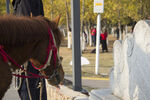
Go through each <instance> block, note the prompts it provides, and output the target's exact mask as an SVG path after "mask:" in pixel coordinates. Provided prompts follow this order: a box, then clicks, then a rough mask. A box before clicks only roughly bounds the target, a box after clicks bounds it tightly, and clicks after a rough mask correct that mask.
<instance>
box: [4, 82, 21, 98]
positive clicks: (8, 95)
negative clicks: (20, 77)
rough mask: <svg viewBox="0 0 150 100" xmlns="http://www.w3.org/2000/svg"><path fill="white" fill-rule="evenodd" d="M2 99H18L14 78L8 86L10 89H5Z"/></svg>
mask: <svg viewBox="0 0 150 100" xmlns="http://www.w3.org/2000/svg"><path fill="white" fill-rule="evenodd" d="M2 100H20V98H19V95H18V93H17V90H16V88H15V84H14V79H13V82H12V84H11V86H10V89H9V90H8V91H7V93H6V94H5V96H4V97H3V99H2Z"/></svg>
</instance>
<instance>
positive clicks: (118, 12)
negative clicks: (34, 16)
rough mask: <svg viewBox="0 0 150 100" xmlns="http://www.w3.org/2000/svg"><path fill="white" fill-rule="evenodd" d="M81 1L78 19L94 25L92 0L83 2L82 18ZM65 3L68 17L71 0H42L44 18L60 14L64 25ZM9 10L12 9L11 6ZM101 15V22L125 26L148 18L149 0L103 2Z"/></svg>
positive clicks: (2, 9) (1, 5) (2, 5)
mask: <svg viewBox="0 0 150 100" xmlns="http://www.w3.org/2000/svg"><path fill="white" fill-rule="evenodd" d="M82 1H83V0H80V5H79V6H80V9H81V10H80V13H81V14H80V18H81V19H82V18H84V22H86V23H91V24H95V23H96V18H97V14H95V13H93V6H94V4H93V3H94V0H85V3H84V8H85V9H84V16H83V15H82V10H83V9H82ZM11 2H12V0H11ZM66 2H67V4H68V12H69V17H70V16H71V0H43V5H44V12H45V16H46V17H48V18H49V19H53V18H55V17H56V16H58V15H59V14H61V20H60V24H64V25H66V23H67V21H66V18H67V15H66V14H67V10H66ZM10 8H11V9H12V6H11V7H10ZM11 11H12V10H11ZM0 14H1V15H3V14H6V0H0ZM101 15H102V21H103V20H104V21H106V22H107V23H109V24H111V25H115V24H117V23H121V24H122V25H126V24H129V23H131V22H133V21H138V20H141V19H147V18H148V17H150V0H104V13H103V14H101ZM69 20H70V18H69ZM69 22H70V21H69Z"/></svg>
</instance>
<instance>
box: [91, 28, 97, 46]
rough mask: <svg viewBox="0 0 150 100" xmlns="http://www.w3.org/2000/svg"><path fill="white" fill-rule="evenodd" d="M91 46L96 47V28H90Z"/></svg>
mask: <svg viewBox="0 0 150 100" xmlns="http://www.w3.org/2000/svg"><path fill="white" fill-rule="evenodd" d="M91 36H92V44H94V46H96V28H94V27H93V26H92V27H91Z"/></svg>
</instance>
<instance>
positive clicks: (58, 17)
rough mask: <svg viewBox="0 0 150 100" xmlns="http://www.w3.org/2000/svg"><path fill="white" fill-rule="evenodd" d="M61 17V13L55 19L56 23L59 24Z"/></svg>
mask: <svg viewBox="0 0 150 100" xmlns="http://www.w3.org/2000/svg"><path fill="white" fill-rule="evenodd" d="M60 17H61V15H58V16H57V17H56V18H55V19H53V21H54V22H55V23H56V25H57V26H58V24H59V20H60Z"/></svg>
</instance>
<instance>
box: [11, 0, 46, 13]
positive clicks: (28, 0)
mask: <svg viewBox="0 0 150 100" xmlns="http://www.w3.org/2000/svg"><path fill="white" fill-rule="evenodd" d="M12 5H13V8H14V14H15V15H17V16H31V14H32V15H33V16H39V15H42V16H44V11H43V3H42V0H13V1H12Z"/></svg>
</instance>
